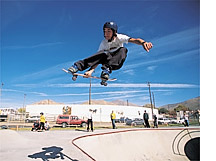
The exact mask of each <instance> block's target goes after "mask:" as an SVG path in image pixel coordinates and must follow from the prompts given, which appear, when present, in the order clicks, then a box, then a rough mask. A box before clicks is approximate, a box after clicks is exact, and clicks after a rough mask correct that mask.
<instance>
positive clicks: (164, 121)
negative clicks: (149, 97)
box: [158, 118, 171, 125]
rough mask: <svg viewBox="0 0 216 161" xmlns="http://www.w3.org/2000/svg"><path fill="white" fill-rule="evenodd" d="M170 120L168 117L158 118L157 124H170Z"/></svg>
mask: <svg viewBox="0 0 216 161" xmlns="http://www.w3.org/2000/svg"><path fill="white" fill-rule="evenodd" d="M170 122H171V121H170V120H169V119H168V118H158V124H159V125H163V124H170Z"/></svg>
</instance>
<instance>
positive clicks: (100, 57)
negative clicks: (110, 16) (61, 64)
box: [68, 22, 153, 80]
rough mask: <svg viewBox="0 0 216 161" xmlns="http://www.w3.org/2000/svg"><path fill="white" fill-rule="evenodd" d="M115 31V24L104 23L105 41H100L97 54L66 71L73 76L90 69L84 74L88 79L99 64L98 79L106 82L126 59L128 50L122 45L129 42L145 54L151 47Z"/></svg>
mask: <svg viewBox="0 0 216 161" xmlns="http://www.w3.org/2000/svg"><path fill="white" fill-rule="evenodd" d="M117 30H118V26H117V24H116V23H115V22H106V23H105V24H104V26H103V32H104V38H105V39H104V40H102V42H101V44H100V46H99V49H98V52H97V53H95V54H94V55H92V56H90V57H88V58H85V59H83V60H79V61H77V62H75V63H74V65H72V66H71V67H70V68H69V69H68V71H69V72H71V73H72V74H74V73H76V72H78V71H83V70H85V69H87V68H90V69H89V70H88V71H86V72H85V75H86V77H90V76H91V74H92V72H93V71H94V69H95V68H96V67H97V66H98V65H99V64H102V67H101V69H102V73H101V76H100V77H101V78H102V79H104V80H108V79H109V75H110V74H111V73H112V71H113V70H118V69H120V68H121V67H122V65H123V63H124V61H125V59H126V57H127V51H128V50H127V49H126V48H125V47H123V44H124V43H128V42H131V43H135V44H137V45H142V47H143V48H144V49H145V50H146V51H147V52H149V50H150V49H151V48H152V47H153V45H152V43H151V42H146V41H144V40H143V39H140V38H131V37H129V36H127V35H123V34H118V33H117Z"/></svg>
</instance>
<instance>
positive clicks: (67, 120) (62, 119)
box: [56, 115, 87, 128]
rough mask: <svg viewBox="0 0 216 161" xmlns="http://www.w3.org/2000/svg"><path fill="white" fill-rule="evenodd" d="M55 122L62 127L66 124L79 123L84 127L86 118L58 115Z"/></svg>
mask: <svg viewBox="0 0 216 161" xmlns="http://www.w3.org/2000/svg"><path fill="white" fill-rule="evenodd" d="M56 124H61V125H62V127H63V128H65V127H67V126H68V125H79V126H81V127H86V124H87V120H83V119H79V118H78V116H72V115H59V116H58V118H57V120H56Z"/></svg>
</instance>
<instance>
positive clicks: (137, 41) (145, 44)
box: [128, 38, 153, 52]
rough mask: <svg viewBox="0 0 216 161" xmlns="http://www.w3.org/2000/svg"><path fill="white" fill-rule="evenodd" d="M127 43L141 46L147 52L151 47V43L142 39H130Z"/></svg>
mask: <svg viewBox="0 0 216 161" xmlns="http://www.w3.org/2000/svg"><path fill="white" fill-rule="evenodd" d="M128 42H131V43H134V44H137V45H142V47H143V48H144V49H145V50H146V51H147V52H149V50H150V49H151V48H152V47H153V45H152V43H151V42H146V41H144V40H143V39H140V38H137V39H136V38H130V39H129V40H128Z"/></svg>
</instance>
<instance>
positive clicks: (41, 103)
mask: <svg viewBox="0 0 216 161" xmlns="http://www.w3.org/2000/svg"><path fill="white" fill-rule="evenodd" d="M62 104H63V103H58V102H55V101H53V100H49V99H47V100H42V101H39V102H35V103H33V104H32V105H62Z"/></svg>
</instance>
